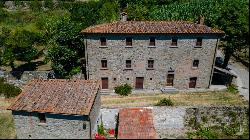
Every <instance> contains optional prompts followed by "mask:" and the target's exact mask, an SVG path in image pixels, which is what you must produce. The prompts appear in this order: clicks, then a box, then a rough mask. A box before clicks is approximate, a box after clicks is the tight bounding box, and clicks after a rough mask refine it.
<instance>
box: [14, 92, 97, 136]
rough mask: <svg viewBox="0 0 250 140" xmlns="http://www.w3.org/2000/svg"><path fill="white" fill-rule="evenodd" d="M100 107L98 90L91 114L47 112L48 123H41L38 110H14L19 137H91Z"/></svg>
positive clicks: (95, 127)
mask: <svg viewBox="0 0 250 140" xmlns="http://www.w3.org/2000/svg"><path fill="white" fill-rule="evenodd" d="M100 108H101V102H100V93H99V91H98V94H97V95H96V98H95V102H94V104H93V106H92V109H91V111H90V114H89V116H86V115H84V116H81V115H63V114H51V113H45V116H46V123H40V121H39V118H38V113H37V112H24V111H12V115H13V118H14V123H15V127H16V133H17V138H18V139H29V138H32V139H90V138H93V136H94V134H95V132H96V131H97V126H96V125H97V124H98V120H99V112H100Z"/></svg>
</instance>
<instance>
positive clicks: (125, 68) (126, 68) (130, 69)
mask: <svg viewBox="0 0 250 140" xmlns="http://www.w3.org/2000/svg"><path fill="white" fill-rule="evenodd" d="M124 70H133V69H132V68H125V69H124Z"/></svg>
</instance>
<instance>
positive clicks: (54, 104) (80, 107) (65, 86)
mask: <svg viewBox="0 0 250 140" xmlns="http://www.w3.org/2000/svg"><path fill="white" fill-rule="evenodd" d="M98 88H99V81H94V80H93V81H90V80H88V81H87V80H79V79H78V80H66V79H50V80H31V81H30V82H29V83H28V84H27V85H26V86H24V89H23V91H22V93H21V94H20V95H18V96H17V97H16V100H15V102H14V103H13V104H11V105H10V106H9V107H8V109H9V110H16V111H28V112H47V113H57V114H71V115H89V113H90V109H91V107H92V104H93V102H94V99H95V96H96V94H97V90H98Z"/></svg>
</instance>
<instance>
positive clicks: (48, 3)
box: [44, 0, 54, 9]
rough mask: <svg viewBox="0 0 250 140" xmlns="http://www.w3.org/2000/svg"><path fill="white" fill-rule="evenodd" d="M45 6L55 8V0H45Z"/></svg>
mask: <svg viewBox="0 0 250 140" xmlns="http://www.w3.org/2000/svg"><path fill="white" fill-rule="evenodd" d="M44 7H45V8H48V9H53V8H54V3H53V0H45V1H44Z"/></svg>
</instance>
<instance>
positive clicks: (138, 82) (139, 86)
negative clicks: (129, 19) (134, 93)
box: [135, 77, 144, 89]
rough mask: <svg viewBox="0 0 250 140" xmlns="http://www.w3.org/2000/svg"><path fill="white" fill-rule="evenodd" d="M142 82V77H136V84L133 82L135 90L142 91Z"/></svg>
mask: <svg viewBox="0 0 250 140" xmlns="http://www.w3.org/2000/svg"><path fill="white" fill-rule="evenodd" d="M143 80H144V77H136V82H135V88H136V89H143Z"/></svg>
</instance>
